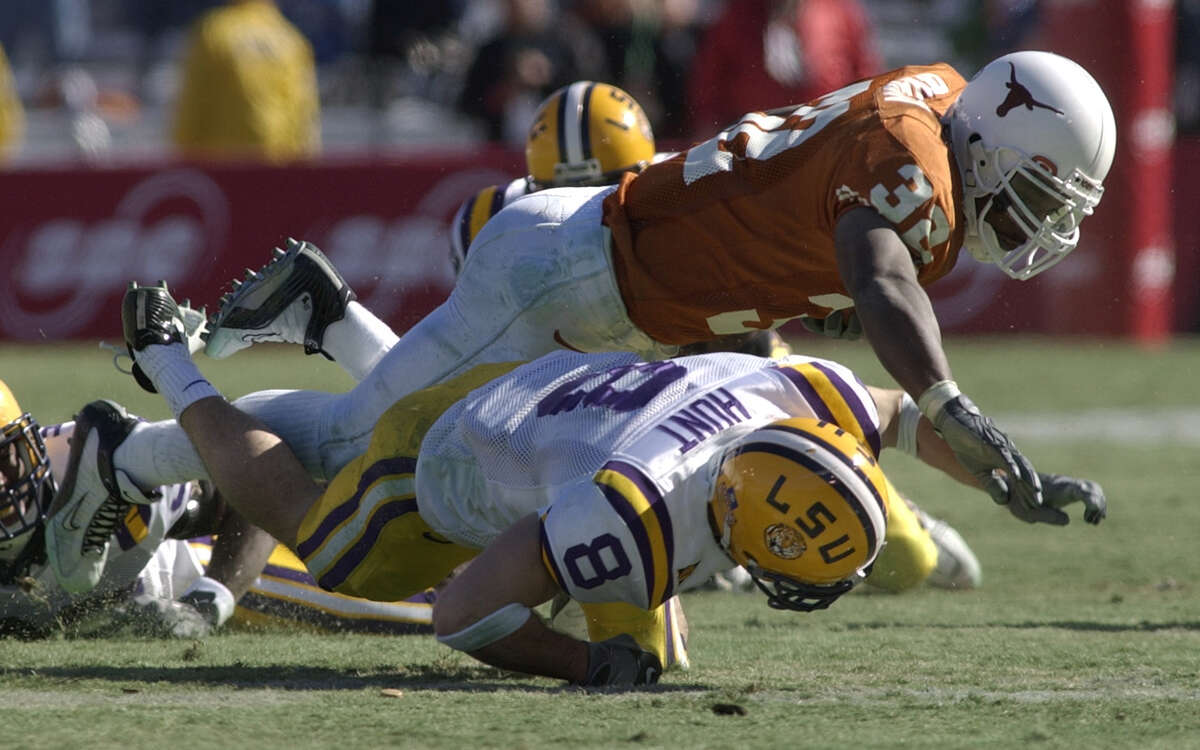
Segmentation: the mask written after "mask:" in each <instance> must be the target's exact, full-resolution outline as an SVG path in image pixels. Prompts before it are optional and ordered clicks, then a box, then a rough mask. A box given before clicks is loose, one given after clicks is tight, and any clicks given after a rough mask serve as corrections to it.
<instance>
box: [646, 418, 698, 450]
mask: <svg viewBox="0 0 1200 750" xmlns="http://www.w3.org/2000/svg"><path fill="white" fill-rule="evenodd" d="M654 429H656V430H659V431H660V432H665V433H667V434H668V435H670V436H671V437H673V438H675V439H676V440H678V441H679V452H680V453H687V452H688V451H690V450H691V449H692V448H695V447H696V446H697V445H700V441H699V440H692V439H691V438H686V437H684V436H683V435H680V434H679V433H678V432H675V430H672V429H671V428H670V427H667V426H666V425H665V424H660V425H657V426H656V427H655V428H654Z"/></svg>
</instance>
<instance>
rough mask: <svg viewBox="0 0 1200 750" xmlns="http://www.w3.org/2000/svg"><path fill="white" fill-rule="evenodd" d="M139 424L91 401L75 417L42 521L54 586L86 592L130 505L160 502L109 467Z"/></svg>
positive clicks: (108, 405) (116, 407)
mask: <svg viewBox="0 0 1200 750" xmlns="http://www.w3.org/2000/svg"><path fill="white" fill-rule="evenodd" d="M137 422H138V420H137V418H136V417H132V416H130V415H129V414H128V413H127V412H126V411H125V409H124V407H122V406H121V405H119V404H116V403H114V402H112V401H93V402H92V403H90V404H88V405H87V406H85V407H83V409H81V410H80V411H79V413H78V414H76V415H75V431H74V433H72V435H71V452H70V455H69V456H68V459H67V469H66V474H65V475H64V476H63V481H62V484H61V485H60V487H59V489H58V492H57V493H56V494H55V496H54V501H53V502H52V503H51V506H50V511H49V517H48V519H47V521H46V557H47V560H48V562H49V564H50V568H51V570H53V571H54V577H55V578H57V579H58V582H59V585H61V586H62V587H63V589H65V590H66V591H69V592H71V593H83V592H87V591H91V590H92V589H94V588H95V587H96V584H97V583H99V582H100V575H101V574H102V573H103V572H104V565H105V563H106V562H107V560H108V550H109V538H110V537H111V536H112V533H113V530H114V529H115V528H116V527H117V524H118V523H120V522H121V520H122V519H123V518H124V517H125V514H126V513H127V512H128V511H129V505H130V503H138V504H146V503H151V502H154V501H155V500H157V499H159V497H160V495H159V494H158V493H157V492H155V493H152V494H146V493H145V492H142V490H141V489H139V488H138V487H137V486H136V485H134V484H133V482H132V481H131V480H130V479H129V477H128V476H127V475H126V474H125V472H123V471H121V470H119V469H117V468H116V467H114V466H113V452H114V451H116V449H117V446H119V445H120V444H121V443H122V442H124V441H125V438H126V437H128V435H129V433H131V432H132V431H133V428H134V426H135V425H136V424H137Z"/></svg>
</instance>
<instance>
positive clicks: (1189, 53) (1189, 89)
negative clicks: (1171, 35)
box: [1175, 0, 1200, 134]
mask: <svg viewBox="0 0 1200 750" xmlns="http://www.w3.org/2000/svg"><path fill="white" fill-rule="evenodd" d="M1176 12H1177V14H1178V15H1177V16H1176V19H1175V22H1176V38H1175V60H1176V67H1175V119H1176V126H1177V128H1178V130H1179V132H1180V133H1184V134H1196V133H1200V0H1180V3H1179V7H1178V9H1177V11H1176Z"/></svg>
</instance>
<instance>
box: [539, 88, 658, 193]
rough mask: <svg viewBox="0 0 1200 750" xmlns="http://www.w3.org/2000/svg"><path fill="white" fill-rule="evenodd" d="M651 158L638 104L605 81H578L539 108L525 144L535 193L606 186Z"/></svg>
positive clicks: (648, 133) (648, 135) (643, 115)
mask: <svg viewBox="0 0 1200 750" xmlns="http://www.w3.org/2000/svg"><path fill="white" fill-rule="evenodd" d="M653 158H654V133H653V132H652V131H651V129H650V121H649V120H648V119H646V113H645V112H643V111H642V107H641V105H640V104H638V103H637V101H636V100H635V99H634V98H633V97H632V96H630V95H629V94H628V93H626V92H625V91H622V90H621V89H619V88H617V87H616V86H612V85H610V84H607V83H595V82H593V81H576V82H575V83H572V84H570V85H568V86H564V87H562V88H561V89H559V90H558V91H555V92H554V93H553V94H551V95H550V97H549V98H548V99H546V101H544V102H542V104H541V106H540V107H538V111H537V114H535V115H534V117H533V125H532V126H531V127H530V128H529V137H528V138H527V139H526V140H525V165H526V167H527V168H528V170H529V180H530V182H531V183H533V185H534V186H535V187H536V188H537V189H539V190H540V189H543V188H548V187H566V186H578V185H609V184H612V183H614V182H616V181H617V180H618V179H620V177H621V174H622V173H624V172H640V171H641V170H642V169H644V168H645V167H646V165H647V164H649V163H650V161H651V160H652V159H653Z"/></svg>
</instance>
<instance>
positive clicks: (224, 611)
mask: <svg viewBox="0 0 1200 750" xmlns="http://www.w3.org/2000/svg"><path fill="white" fill-rule="evenodd" d="M179 601H181V602H187V603H188V604H191V605H192V606H194V607H196V609H197V610H200V612H201V614H208V612H206V610H211V612H212V614H213V615H215V617H216V622H214V623H213V625H215V626H216V627H221V626H222V625H224V624H225V623H226V622H227V621H228V620H229V618H230V617H233V609H234V607H235V606H236V605H237V602H235V601H234V599H233V592H232V591H230V590H229V589H228V588H227V587H226V586H225V584H223V583H221V582H220V581H218V580H217V579H215V578H209V577H208V576H200V577H199V578H197V579H196V580H194V581H192V585H191V586H188V587H187V591H184V592H183V595H182V596H180V597H179Z"/></svg>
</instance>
